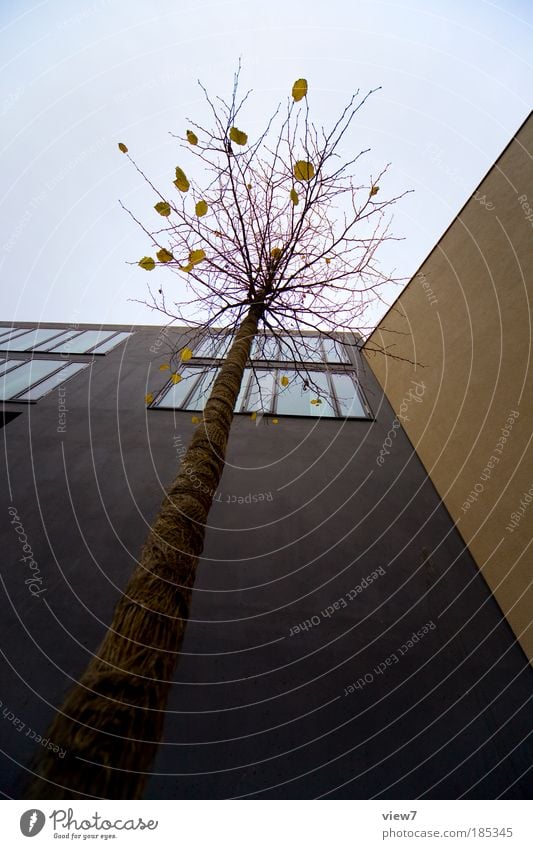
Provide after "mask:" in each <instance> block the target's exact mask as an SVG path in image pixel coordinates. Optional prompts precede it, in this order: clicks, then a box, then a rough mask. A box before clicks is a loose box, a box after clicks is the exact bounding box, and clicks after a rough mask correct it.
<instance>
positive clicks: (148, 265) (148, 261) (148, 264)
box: [139, 256, 155, 271]
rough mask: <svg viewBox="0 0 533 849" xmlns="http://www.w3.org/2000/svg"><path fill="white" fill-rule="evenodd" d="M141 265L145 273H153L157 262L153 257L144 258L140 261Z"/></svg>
mask: <svg viewBox="0 0 533 849" xmlns="http://www.w3.org/2000/svg"><path fill="white" fill-rule="evenodd" d="M139 265H140V266H141V268H144V270H145V271H153V269H154V268H155V262H154V260H153V259H152V257H151V256H143V258H142V259H141V260H139Z"/></svg>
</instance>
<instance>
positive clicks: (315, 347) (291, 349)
mask: <svg viewBox="0 0 533 849" xmlns="http://www.w3.org/2000/svg"><path fill="white" fill-rule="evenodd" d="M280 358H281V359H282V360H287V361H288V362H294V361H295V360H296V361H297V362H303V363H321V362H322V359H323V357H322V349H321V347H320V338H319V337H318V336H293V337H292V339H290V340H288V339H287V337H284V338H283V339H282V340H281V357H280Z"/></svg>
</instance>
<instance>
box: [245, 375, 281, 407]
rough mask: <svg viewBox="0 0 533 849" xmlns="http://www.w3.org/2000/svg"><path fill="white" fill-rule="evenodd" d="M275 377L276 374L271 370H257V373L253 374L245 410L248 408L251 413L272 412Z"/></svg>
mask: <svg viewBox="0 0 533 849" xmlns="http://www.w3.org/2000/svg"><path fill="white" fill-rule="evenodd" d="M247 371H248V370H247ZM274 377H275V375H274V374H273V373H272V372H269V371H256V373H255V375H253V374H252V383H251V386H250V395H249V396H248V401H247V403H246V407H245V410H248V411H249V412H250V413H253V412H257V413H270V412H272V402H273V398H274Z"/></svg>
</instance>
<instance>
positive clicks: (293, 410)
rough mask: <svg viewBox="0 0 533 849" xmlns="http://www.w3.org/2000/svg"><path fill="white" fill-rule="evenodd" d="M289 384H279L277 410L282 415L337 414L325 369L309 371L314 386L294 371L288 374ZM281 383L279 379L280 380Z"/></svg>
mask: <svg viewBox="0 0 533 849" xmlns="http://www.w3.org/2000/svg"><path fill="white" fill-rule="evenodd" d="M286 376H287V377H288V378H289V384H288V386H281V385H280V386H279V389H278V399H277V401H278V403H277V407H276V412H277V413H279V415H280V416H335V415H336V410H335V407H334V399H333V398H331V397H330V389H329V384H328V376H327V374H326V372H325V371H315V372H309V379H310V380H312V382H313V384H314V386H310V385H308V384H307V382H306V381H305V380H304V379H303V378H301V377H300V376H299V375H297V374H296V373H295V372H293V374H292V375H290V374H287V375H286ZM278 383H279V381H278Z"/></svg>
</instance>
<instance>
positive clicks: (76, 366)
mask: <svg viewBox="0 0 533 849" xmlns="http://www.w3.org/2000/svg"><path fill="white" fill-rule="evenodd" d="M85 368H87V365H85V363H70V364H69V365H68V366H64V368H62V369H61V371H60V372H58V373H57V374H53V375H52V377H49V378H48V379H47V380H43V382H42V383H39V384H38V385H37V386H35V387H34V388H33V389H30V391H29V392H25V393H24V395H19V400H20V401H37V399H38V398H42V397H43V395H46V393H47V392H50V390H51V389H54V388H55V387H56V386H60V385H61V384H62V383H64V382H65V380H68V379H69V377H72V376H73V375H74V374H77V373H78V372H79V371H83V369H85Z"/></svg>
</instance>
